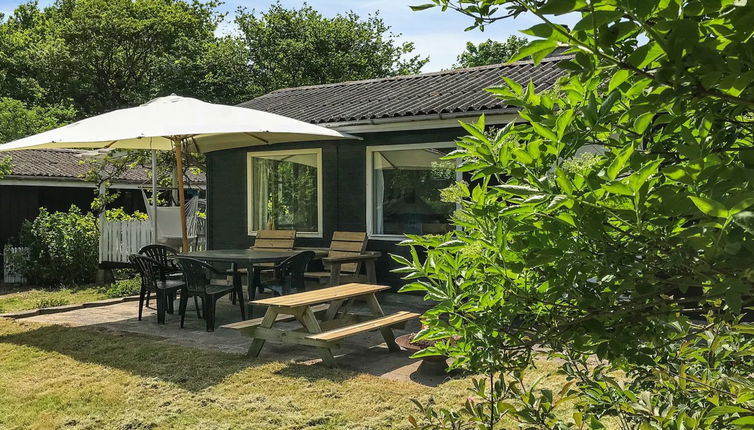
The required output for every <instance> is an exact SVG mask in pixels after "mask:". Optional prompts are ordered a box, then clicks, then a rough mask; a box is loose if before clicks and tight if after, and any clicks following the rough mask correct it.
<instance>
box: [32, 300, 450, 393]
mask: <svg viewBox="0 0 754 430" xmlns="http://www.w3.org/2000/svg"><path fill="white" fill-rule="evenodd" d="M380 302H381V304H382V307H383V309H384V311H385V313H392V312H396V311H399V310H408V311H415V312H422V311H424V310H426V309H427V306H426V305H425V304H424V303H422V301H421V299H420V298H418V297H411V296H405V295H398V294H383V295H382V296H381V297H380ZM150 306H151V308H147V309H145V310H144V316H143V318H142V321H139V320H138V319H137V314H138V302H122V303H117V304H114V305H109V306H101V307H94V308H83V309H76V310H72V311H68V312H61V313H55V314H46V315H37V316H33V317H29V318H25V321H32V322H37V323H45V324H59V325H65V326H70V327H93V328H98V329H102V330H112V331H116V332H126V333H132V334H138V335H142V336H145V337H149V338H150V339H152V340H157V341H161V342H166V343H172V344H177V345H184V346H190V347H194V348H200V349H211V350H220V351H224V352H227V353H232V354H245V353H246V351H247V349H248V347H249V345H250V344H251V339H250V338H248V337H245V336H242V335H241V334H240V333H239V332H237V331H236V330H230V329H225V328H219V326H221V325H223V324H227V323H231V322H236V321H240V320H241V315H240V310H239V308H238V305H232V304H231V303H230V300H229V299H228V298H227V297H225V298H223V299H221V300H220V301H219V302H218V304H217V306H218V307H217V323H216V325H217V327H218V328H217V329H216V330H215V332H213V333H208V332H206V331H205V325H204V324H205V323H204V320H201V319H198V318H197V316H196V312H195V310H194V305H193V301H189V309H188V311H187V314H186V323H185V327H184V328H183V329H181V328H180V327H179V323H180V317H179V316H178V312H177V309H178V303H177V302H176V304H175V309H176V312H175V314H173V315H171V314H168V315H167V316H166V324H164V325H158V324H157V313H156V310H155V309H154V306H155V303H154V300H153V301H152V303H151V304H150ZM355 310H356V311H359V312H364V313H367V311H368V310H367V309H366V307H363V308H361V307H356V309H355ZM263 312H264V310H263V309H261V308H254V309H253V317H260V316H262V314H263ZM286 325H288V326H292V327H297V326H298V323H297V322H292V323H281V324H280V326H281V327H285V326H286ZM418 330H419V322H418V321H416V320H414V321H410V322H409V323H408V324H407V325H406V329H405V330H397V329H394V332H395V335H396V337H397V336H399V335H401V334H405V333H408V332H415V331H418ZM409 355H410V354H409V353H408V352H406V351H401V352H389V351H388V349H387V345H385V342H384V340H383V339H382V336H381V334H380V333H379V331H377V332H369V333H363V334H360V335H357V336H352V337H349V338H347V339H345V340H344V341H343V343H342V348H341V349H340V350H338V351H337V355H336V360H337V363H338V366H339V367H340V368H343V369H349V370H354V371H357V372H363V373H368V374H372V375H376V376H380V377H383V378H387V379H392V380H404V381H406V380H411V381H414V382H417V383H420V384H424V385H431V386H435V385H438V384H439V383H441V382H443V381H444V380H446V379H447V378H448V376H447V375H425V374H423V373H422V372H419V371H417V368H418V366H419V362H418V360H413V359H411V358H409ZM259 358H260V359H262V360H274V361H284V362H296V363H304V364H309V365H322V364H321V363H319V362H320V361H321V360H320V358H319V352H318V350H317V349H315V348H310V347H305V346H294V345H281V344H273V343H270V342H268V343H266V344H265V346H264V348H263V349H262V353H261V355H260V356H259ZM250 360H251V359H250Z"/></svg>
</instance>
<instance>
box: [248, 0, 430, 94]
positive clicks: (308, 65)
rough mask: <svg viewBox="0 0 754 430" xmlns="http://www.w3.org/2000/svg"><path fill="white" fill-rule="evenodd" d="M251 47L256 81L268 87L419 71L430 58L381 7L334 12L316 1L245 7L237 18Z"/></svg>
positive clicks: (313, 83)
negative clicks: (327, 13) (361, 12)
mask: <svg viewBox="0 0 754 430" xmlns="http://www.w3.org/2000/svg"><path fill="white" fill-rule="evenodd" d="M235 22H236V24H237V25H238V27H239V29H240V32H241V35H242V38H243V40H244V42H245V43H246V46H247V48H248V52H249V56H248V60H249V61H248V62H249V64H250V65H251V76H252V79H253V81H254V82H255V83H256V84H257V85H259V86H260V87H261V89H262V91H263V92H268V91H271V90H275V89H279V88H283V87H292V86H303V85H315V84H324V83H330V82H342V81H347V80H359V79H369V78H378V77H385V76H392V75H400V74H409V73H418V72H419V70H420V69H421V68H422V66H423V65H424V64H425V63H426V62H427V61H428V59H426V58H421V57H420V56H418V55H415V56H410V54H411V53H412V52H413V50H414V45H413V43H410V42H398V41H397V37H398V35H396V34H393V33H391V32H390V27H388V26H387V25H386V24H385V22H384V21H383V20H382V19H381V18H380V17H379V14H378V13H375V14H374V15H372V16H369V17H367V18H366V19H362V18H361V17H359V16H358V15H357V14H355V13H353V12H348V13H345V14H338V15H336V16H335V17H332V18H328V17H324V16H322V14H320V13H319V12H317V11H316V10H315V9H314V8H312V7H311V6H309V5H307V4H304V6H302V7H301V8H299V9H286V8H284V7H283V6H282V5H280V4H279V3H276V4H273V5H272V6H270V8H269V10H267V11H265V12H261V13H260V12H256V11H253V10H252V11H248V10H241V11H240V12H239V14H238V15H237V16H236V19H235Z"/></svg>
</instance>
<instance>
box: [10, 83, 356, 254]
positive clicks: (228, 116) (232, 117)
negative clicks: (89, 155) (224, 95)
mask: <svg viewBox="0 0 754 430" xmlns="http://www.w3.org/2000/svg"><path fill="white" fill-rule="evenodd" d="M353 138H354V137H353V136H350V135H348V134H344V133H340V132H337V131H335V130H331V129H328V128H324V127H320V126H317V125H313V124H309V123H306V122H303V121H298V120H295V119H292V118H288V117H284V116H281V115H275V114H271V113H267V112H261V111H257V110H253V109H247V108H241V107H235V106H226V105H220V104H212V103H206V102H203V101H201V100H197V99H193V98H188V97H179V96H175V95H172V96H168V97H161V98H158V99H154V100H152V101H150V102H149V103H145V104H143V105H141V106H137V107H133V108H128V109H120V110H116V111H112V112H108V113H105V114H102V115H98V116H94V117H91V118H87V119H84V120H81V121H78V122H74V123H72V124H69V125H66V126H63V127H60V128H56V129H54V130H50V131H46V132H44V133H39V134H36V135H34V136H29V137H25V138H23V139H19V140H16V141H13V142H10V143H7V144H4V145H0V152H4V151H15V150H21V149H44V148H90V149H95V148H111V149H148V150H153V151H154V150H162V151H171V150H174V151H175V156H176V164H177V167H178V172H182V171H183V157H182V156H181V153H182V151H183V146H184V143H186V142H188V143H190V144H191V145H192V146H193V148H192V149H194V150H198V151H200V152H211V151H218V150H222V149H231V148H241V147H245V146H253V145H269V144H275V143H284V142H305V141H315V140H334V139H353ZM152 167H153V168H155V161H154V154H153V157H152ZM152 176H153V178H152V183H153V187H154V186H155V180H156V179H155V175H154V174H153V175H152ZM178 195H179V198H180V202H181V207H183V206H184V205H185V195H184V190H183V175H181V174H179V175H178ZM155 200H156V199H155ZM153 204H154V203H153ZM180 212H181V224H182V231H183V250H184V251H187V250H188V237H187V231H186V219H185V214H184V212H183V211H180ZM155 213H156V212H155ZM155 221H156V220H155ZM155 225H156V222H155ZM155 235H156V231H155Z"/></svg>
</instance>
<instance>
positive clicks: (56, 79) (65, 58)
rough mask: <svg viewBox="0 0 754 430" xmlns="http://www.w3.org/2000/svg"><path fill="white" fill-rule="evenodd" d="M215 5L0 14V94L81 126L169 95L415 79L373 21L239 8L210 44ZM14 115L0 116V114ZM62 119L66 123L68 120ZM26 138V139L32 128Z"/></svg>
mask: <svg viewBox="0 0 754 430" xmlns="http://www.w3.org/2000/svg"><path fill="white" fill-rule="evenodd" d="M218 5H219V2H216V1H208V2H200V1H188V0H133V1H132V0H113V1H111V0H57V1H56V2H55V3H53V4H52V5H51V6H49V7H45V8H41V7H39V5H38V4H37V3H36V2H29V3H25V4H22V5H20V6H19V7H18V8H17V9H16V10H15V11H14V12H13V13H12V14H11V15H10V16H8V17H5V18H3V17H0V97H4V98H6V99H15V100H18V101H21V102H22V103H23V104H24V105H25V106H26V107H27V108H29V109H32V110H33V109H35V108H37V107H43V108H49V109H53V110H54V109H62V110H66V109H67V108H69V107H72V108H73V109H74V110H75V116H76V117H77V118H81V117H86V116H91V115H96V114H100V113H103V112H107V111H110V110H113V109H119V108H123V107H128V106H133V105H137V104H140V103H144V102H146V101H149V100H151V99H152V98H155V97H159V96H165V95H169V94H171V93H176V94H179V95H183V96H191V97H198V98H200V99H203V100H206V101H210V102H219V103H226V104H236V103H240V102H242V101H245V100H248V99H250V98H253V97H256V96H259V95H261V94H263V93H265V92H267V91H270V90H272V89H276V88H279V87H280V86H296V85H308V84H322V83H329V82H334V81H341V80H351V79H363V78H374V77H383V76H389V75H394V74H400V73H410V72H416V71H418V70H419V68H420V67H421V66H422V65H423V64H424V63H425V62H426V60H423V59H420V58H419V57H411V58H404V56H406V55H408V54H410V53H411V52H412V51H413V46H412V45H411V44H410V43H400V42H398V41H397V35H395V34H392V33H391V32H390V28H389V27H388V26H386V25H385V24H384V22H383V21H382V20H381V19H380V18H379V17H377V16H376V15H375V16H370V17H368V18H367V19H362V18H360V17H359V16H357V15H356V14H353V13H348V14H346V15H338V16H336V17H334V18H325V17H323V16H322V15H320V14H319V13H317V12H316V11H315V10H314V9H312V8H311V7H310V6H306V5H305V6H303V7H302V8H300V9H286V8H284V7H283V6H281V5H280V4H273V5H271V6H270V8H269V10H267V11H265V12H261V13H257V12H254V11H251V12H249V11H245V10H242V11H239V13H238V14H237V16H236V19H235V23H236V24H237V26H238V30H239V31H237V32H231V33H229V34H226V35H218V25H219V24H220V23H221V22H223V20H224V19H225V16H224V15H223V14H221V13H220V12H219V11H218ZM15 112H20V111H18V110H17V109H16V108H15V107H14V108H13V109H9V110H5V111H4V113H3V114H2V115H5V116H6V117H7V116H8V115H11V114H13V113H15ZM60 119H61V120H64V119H67V117H66V116H65V115H64V116H62V117H61V118H60ZM30 131H33V130H30Z"/></svg>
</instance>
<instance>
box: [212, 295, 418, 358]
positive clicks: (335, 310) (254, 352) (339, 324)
mask: <svg viewBox="0 0 754 430" xmlns="http://www.w3.org/2000/svg"><path fill="white" fill-rule="evenodd" d="M389 288H390V287H387V286H384V285H373V284H358V283H351V284H344V285H339V286H336V287H329V288H322V289H319V290H313V291H307V292H304V293H298V294H289V295H286V296H280V297H272V298H269V299H262V300H253V301H251V302H250V303H251V304H254V305H261V306H267V311H266V313H265V315H264V317H262V318H257V319H254V320H248V321H241V322H237V323H233V324H227V325H224V326H223V327H224V328H229V329H235V330H240V331H241V333H242V334H244V335H245V336H249V337H251V338H253V341H252V342H251V346H250V347H249V353H248V355H249V356H251V357H257V356H259V353H260V351H261V350H262V347H263V346H264V343H265V341H271V342H278V343H284V344H294V345H307V346H313V347H317V348H320V349H321V350H322V354H323V359H324V362H325V363H326V364H328V365H333V364H335V358H334V355H333V350H334V349H335V348H337V347H339V346H340V341H341V340H343V339H345V338H346V337H349V336H353V335H357V334H359V333H364V332H368V331H374V330H380V332H381V333H382V337H383V338H384V339H385V342H386V343H387V346H388V348H389V349H390V350H391V351H399V350H400V347H399V346H398V345H397V344H396V343H395V337H394V336H393V331H392V329H391V327H394V326H398V325H402V324H405V322H406V321H409V320H411V319H414V318H418V317H419V316H421V315H420V314H418V313H416V312H406V311H400V312H396V313H393V314H390V315H385V313H384V312H383V311H382V307H381V306H380V303H379V301H378V300H377V295H376V293H378V292H380V291H384V290H387V289H389ZM356 300H365V301H366V303H367V306H368V307H369V310H370V312H371V315H363V314H356V313H351V305H352V304H353V303H354V301H356ZM287 321H298V322H300V323H301V325H302V327H300V328H297V329H293V330H283V329H279V328H273V325H274V324H275V323H278V322H287Z"/></svg>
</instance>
